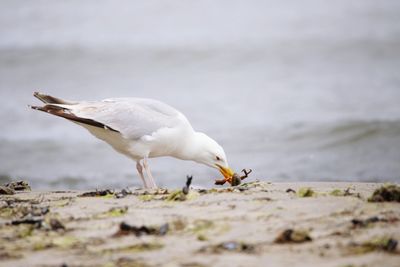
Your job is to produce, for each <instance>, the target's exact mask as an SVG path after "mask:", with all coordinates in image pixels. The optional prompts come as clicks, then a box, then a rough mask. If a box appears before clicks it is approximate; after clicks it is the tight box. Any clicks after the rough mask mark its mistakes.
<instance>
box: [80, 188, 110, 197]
mask: <svg viewBox="0 0 400 267" xmlns="http://www.w3.org/2000/svg"><path fill="white" fill-rule="evenodd" d="M110 195H112V196H113V195H114V191H113V190H110V189H105V190H96V191H91V192H85V193H82V194H80V195H78V197H105V196H110Z"/></svg>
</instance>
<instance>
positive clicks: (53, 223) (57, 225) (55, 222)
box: [49, 218, 65, 231]
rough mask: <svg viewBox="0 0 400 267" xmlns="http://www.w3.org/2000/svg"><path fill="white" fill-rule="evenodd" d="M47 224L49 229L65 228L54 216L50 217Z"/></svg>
mask: <svg viewBox="0 0 400 267" xmlns="http://www.w3.org/2000/svg"><path fill="white" fill-rule="evenodd" d="M49 225H50V228H51V230H53V231H58V230H65V226H64V224H62V223H61V222H60V221H59V220H58V219H55V218H52V219H50V221H49Z"/></svg>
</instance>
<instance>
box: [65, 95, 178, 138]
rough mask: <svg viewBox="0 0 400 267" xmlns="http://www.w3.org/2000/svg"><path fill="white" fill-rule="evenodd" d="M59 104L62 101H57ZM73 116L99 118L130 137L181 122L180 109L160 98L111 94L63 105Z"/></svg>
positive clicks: (151, 132) (173, 125)
mask: <svg viewBox="0 0 400 267" xmlns="http://www.w3.org/2000/svg"><path fill="white" fill-rule="evenodd" d="M60 106H61V105H60ZM66 108H68V109H70V110H71V112H72V113H74V114H75V115H76V116H79V117H82V118H87V119H91V120H94V121H98V122H100V123H102V124H104V125H106V126H109V127H111V128H113V129H115V130H117V131H119V132H120V133H121V134H122V135H123V136H124V137H126V138H129V139H139V138H141V137H143V136H145V135H152V134H153V133H154V132H156V131H157V130H159V129H161V128H167V127H168V128H173V127H175V126H176V125H177V124H179V123H180V119H179V117H180V113H179V111H177V110H176V109H174V108H172V107H170V106H168V105H167V104H164V103H162V102H160V101H156V100H152V99H142V98H112V99H105V100H103V101H98V102H80V103H79V104H78V105H74V106H68V107H67V106H66Z"/></svg>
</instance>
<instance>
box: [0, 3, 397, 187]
mask: <svg viewBox="0 0 400 267" xmlns="http://www.w3.org/2000/svg"><path fill="white" fill-rule="evenodd" d="M399 14H400V1H398V0H381V1H376V0H338V1H320V0H303V1H294V0H293V1H289V0H284V1H273V0H252V1H239V0H229V1H228V0H220V1H214V0H200V1H198V0H196V1H194V0H188V1H177V0H163V1H161V0H146V1H137V0H134V1H132V0H129V1H128V0H121V1H108V0H88V1H80V0H69V1H56V0H39V1H22V0H3V1H1V2H0V122H1V126H0V129H1V130H0V184H1V183H6V182H8V181H11V180H25V181H28V182H29V183H30V184H31V186H32V187H33V188H34V189H38V190H39V189H43V190H50V189H51V190H58V189H94V188H106V187H107V188H125V187H127V186H140V185H141V181H140V179H139V178H138V176H137V173H136V168H135V162H133V161H132V160H130V159H128V158H126V157H125V156H123V155H120V154H118V153H116V152H115V151H114V150H112V148H110V147H109V146H108V145H107V144H105V143H103V142H101V141H100V140H97V139H95V138H94V137H93V136H91V135H90V134H89V133H88V132H87V131H86V130H85V129H83V128H81V127H80V126H78V125H76V124H73V123H71V122H69V121H66V120H64V119H61V118H57V117H53V116H51V115H49V114H45V113H41V112H37V111H34V110H31V109H30V108H29V107H28V105H31V104H38V103H39V102H38V100H37V99H35V98H33V96H32V93H33V92H34V91H40V92H44V93H47V94H50V95H53V96H56V97H59V98H64V99H71V100H101V99H104V98H109V97H146V98H155V99H158V100H161V101H164V102H166V103H168V104H170V105H171V106H173V107H175V108H177V109H178V110H180V111H181V112H182V113H184V114H185V115H186V116H187V118H188V119H189V120H190V121H191V123H192V125H193V127H194V128H195V129H196V130H198V131H202V132H205V133H207V134H208V135H209V136H211V137H212V138H214V139H215V140H217V142H219V143H220V144H221V145H222V146H223V147H224V149H225V152H226V154H227V157H228V161H229V163H230V165H231V167H232V168H233V169H235V170H236V171H237V172H239V171H240V170H242V169H243V168H248V169H252V170H253V173H252V174H251V175H250V177H249V178H248V180H249V181H253V180H255V179H260V180H262V181H267V182H299V181H353V182H400V15H399ZM150 167H151V170H152V172H153V175H154V177H155V180H156V182H157V184H158V185H159V186H162V187H170V188H174V187H175V188H177V187H181V186H183V185H184V183H185V180H186V176H187V175H193V177H194V180H193V181H194V185H196V186H200V187H211V186H213V183H214V179H216V178H220V176H221V175H220V174H219V172H218V171H217V170H214V169H211V168H209V167H206V166H202V165H199V164H196V163H193V162H186V161H181V160H177V159H173V158H156V159H151V160H150Z"/></svg>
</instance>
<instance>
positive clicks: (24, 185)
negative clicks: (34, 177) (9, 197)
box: [4, 181, 31, 191]
mask: <svg viewBox="0 0 400 267" xmlns="http://www.w3.org/2000/svg"><path fill="white" fill-rule="evenodd" d="M4 186H5V187H8V188H10V189H12V190H14V191H31V187H30V186H29V184H28V182H25V181H17V182H10V183H8V184H5V185H4Z"/></svg>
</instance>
